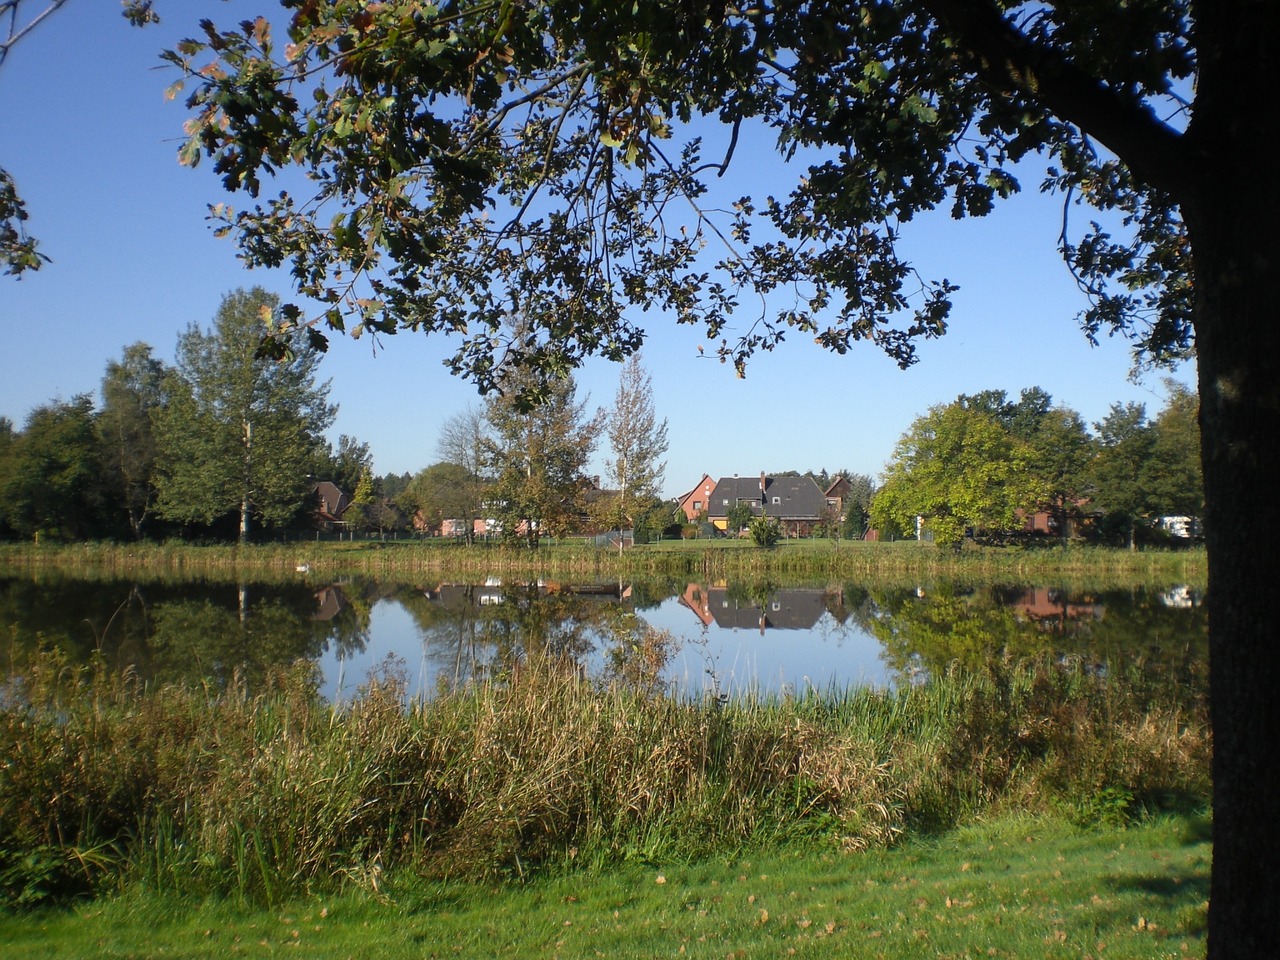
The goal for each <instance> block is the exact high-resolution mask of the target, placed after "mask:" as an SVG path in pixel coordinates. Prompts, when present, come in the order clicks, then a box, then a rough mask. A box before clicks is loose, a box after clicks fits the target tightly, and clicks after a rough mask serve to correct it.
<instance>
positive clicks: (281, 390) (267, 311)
mask: <svg viewBox="0 0 1280 960" xmlns="http://www.w3.org/2000/svg"><path fill="white" fill-rule="evenodd" d="M278 302H279V301H278V298H277V297H275V295H274V294H270V293H267V292H266V291H264V290H262V289H260V288H256V287H255V288H254V289H252V290H237V291H235V292H233V293H231V294H228V295H227V296H226V297H224V298H223V301H222V303H221V305H220V306H219V308H218V312H217V315H216V316H215V318H214V324H213V327H212V329H210V330H208V331H205V330H201V329H200V328H199V327H198V326H195V325H192V326H191V327H189V328H188V329H187V331H186V332H185V333H184V334H182V335H181V336H180V337H179V338H178V350H177V363H176V367H175V370H174V375H173V376H171V377H170V378H169V381H168V397H167V402H166V403H165V405H164V407H163V408H162V413H161V415H160V417H159V420H158V430H159V439H160V449H161V457H160V470H159V472H158V476H157V488H158V492H159V506H158V510H159V512H160V513H161V514H162V515H163V516H165V517H167V518H169V519H171V520H175V521H180V522H185V523H204V524H209V523H212V522H213V521H214V520H216V519H218V518H219V517H221V516H223V515H225V514H228V513H236V514H238V515H239V519H240V539H241V540H244V539H246V538H247V537H248V535H249V530H250V526H251V523H256V522H257V521H258V520H259V519H260V520H263V521H265V522H267V523H276V524H279V523H284V522H286V521H288V520H290V519H291V518H293V517H294V516H296V515H297V514H298V513H299V512H300V511H301V510H302V509H303V507H304V504H305V501H306V499H307V497H308V495H309V493H310V490H311V486H312V482H313V481H312V480H311V479H310V478H309V477H308V474H309V472H310V470H311V468H312V467H313V465H314V464H315V462H316V457H317V453H318V451H319V450H320V449H321V444H322V440H321V435H322V433H323V431H324V430H325V428H327V427H328V426H329V424H330V423H332V422H333V417H334V413H335V408H334V407H331V406H330V405H329V404H328V402H327V398H328V392H329V385H328V383H317V382H316V379H315V376H316V365H317V363H318V359H319V358H318V357H317V355H316V354H315V353H314V352H312V351H311V350H309V349H308V348H307V347H306V346H305V345H304V344H303V343H302V342H301V341H300V340H299V339H298V338H297V337H294V339H293V341H292V342H293V346H294V352H293V353H292V355H290V356H288V357H283V358H279V359H272V358H271V357H268V356H266V355H264V354H263V353H262V352H261V351H260V350H259V344H260V343H261V341H262V339H263V337H264V336H266V334H267V332H268V330H269V329H270V327H269V325H268V320H271V321H272V322H274V320H275V317H276V313H275V311H276V307H277V305H278Z"/></svg>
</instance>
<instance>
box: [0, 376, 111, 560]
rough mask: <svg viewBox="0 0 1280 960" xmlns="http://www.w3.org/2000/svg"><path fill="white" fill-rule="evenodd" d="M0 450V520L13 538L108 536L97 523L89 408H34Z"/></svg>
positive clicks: (95, 452)
mask: <svg viewBox="0 0 1280 960" xmlns="http://www.w3.org/2000/svg"><path fill="white" fill-rule="evenodd" d="M5 447H6V449H5V450H0V455H3V456H4V463H3V465H0V484H2V485H3V486H2V488H0V516H3V518H4V521H5V523H7V525H8V526H9V527H11V528H12V529H13V530H15V531H16V532H17V533H18V534H20V535H22V536H25V537H33V538H36V539H41V538H52V539H55V540H58V539H75V540H81V539H85V538H87V537H92V536H101V535H103V534H104V533H107V532H108V531H109V529H110V528H109V527H107V526H106V525H105V524H104V523H103V521H102V517H103V512H104V511H103V502H102V489H101V479H102V474H103V467H102V461H101V459H100V456H99V446H98V438H97V435H96V433H95V431H94V417H93V403H92V401H91V400H90V398H89V397H88V396H87V395H85V394H81V395H80V396H77V397H75V398H73V399H72V400H71V401H70V402H65V403H51V404H48V405H45V406H41V407H37V408H36V409H35V410H33V411H32V412H31V414H30V415H29V416H28V417H27V420H26V423H25V424H24V426H23V429H22V432H21V433H20V434H18V435H17V436H13V435H9V437H8V439H7V442H6V443H5Z"/></svg>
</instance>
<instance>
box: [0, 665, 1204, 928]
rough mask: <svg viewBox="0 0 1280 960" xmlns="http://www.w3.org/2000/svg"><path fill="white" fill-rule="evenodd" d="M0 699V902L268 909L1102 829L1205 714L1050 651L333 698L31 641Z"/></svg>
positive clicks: (1190, 703)
mask: <svg viewBox="0 0 1280 960" xmlns="http://www.w3.org/2000/svg"><path fill="white" fill-rule="evenodd" d="M15 677H16V679H14V680H12V681H11V682H10V684H9V686H8V688H7V689H6V690H5V691H3V695H0V708H2V710H0V751H3V755H4V756H5V758H6V761H5V764H4V765H3V767H0V896H3V898H4V900H5V901H6V902H7V903H9V904H10V905H18V904H27V903H32V902H40V901H43V900H47V899H58V898H65V897H68V896H79V895H83V894H85V893H91V892H94V891H99V890H103V889H111V888H113V887H115V886H119V885H120V884H125V883H129V882H142V883H145V884H147V885H149V886H150V887H153V888H155V889H157V890H163V891H169V892H175V893H179V894H195V895H204V894H210V893H217V894H227V895H232V896H235V897H238V898H241V899H244V900H245V901H248V902H260V903H275V902H278V901H280V900H282V899H284V898H287V897H290V896H293V895H297V894H299V893H305V892H312V891H320V890H337V889H343V888H350V887H353V886H354V887H359V888H362V889H367V890H372V891H377V890H378V889H379V888H380V885H381V884H382V883H384V882H385V881H386V877H387V876H389V875H394V874H396V873H397V872H400V871H409V872H412V873H413V874H415V875H420V876H424V877H429V878H444V877H468V878H491V877H502V876H505V877H521V876H527V875H529V874H530V873H533V872H545V871H562V870H567V869H575V868H577V867H578V866H580V865H592V866H600V865H605V864H610V863H616V862H619V861H626V860H645V861H652V860H664V861H671V860H692V859H697V858H700V857H704V856H707V855H711V854H715V853H724V852H732V851H735V850H738V849H741V848H744V847H748V846H754V845H760V844H769V843H775V842H780V841H788V842H792V841H803V842H811V843H816V844H821V845H827V846H832V847H837V848H842V849H846V850H856V849H862V848H866V847H878V846H883V845H886V844H889V843H891V842H893V841H894V839H895V838H897V837H898V836H900V835H902V834H903V833H915V832H919V831H922V830H933V829H938V828H942V827H947V826H951V825H954V824H956V823H958V822H961V821H963V820H965V819H967V818H970V817H972V816H973V815H975V814H978V813H981V812H984V811H990V810H992V809H998V808H1000V807H1004V806H1016V807H1017V808H1019V809H1027V808H1032V809H1034V808H1036V807H1040V808H1045V809H1048V808H1053V809H1055V810H1059V811H1060V810H1063V809H1067V810H1070V811H1073V815H1075V816H1078V817H1079V818H1080V819H1083V820H1088V819H1090V818H1094V819H1100V818H1104V817H1110V816H1115V815H1125V816H1127V815H1130V814H1131V813H1132V812H1134V811H1136V810H1139V809H1143V808H1149V807H1152V806H1159V805H1161V804H1165V803H1168V802H1170V801H1171V799H1176V800H1180V801H1184V802H1191V803H1193V804H1195V803H1203V802H1204V801H1205V800H1206V798H1207V796H1208V792H1209V785H1208V753H1209V749H1210V745H1209V736H1208V733H1207V719H1206V716H1205V712H1204V708H1203V704H1201V703H1200V702H1199V701H1197V700H1194V699H1186V700H1183V699H1180V698H1178V697H1177V696H1174V695H1173V694H1172V693H1170V692H1169V691H1167V690H1165V689H1164V688H1153V687H1150V686H1148V685H1145V684H1144V683H1142V682H1141V680H1140V679H1134V680H1133V681H1132V682H1121V681H1120V680H1118V679H1104V678H1099V677H1097V676H1093V675H1090V674H1089V673H1087V672H1086V671H1084V670H1083V669H1080V668H1077V667H1074V666H1072V665H1069V664H1068V665H1059V664H1049V663H1044V662H1041V663H1035V664H1026V665H1012V664H996V665H994V666H993V667H992V669H991V670H989V671H987V672H984V673H981V674H960V673H958V672H956V673H953V674H951V675H949V676H944V677H939V678H936V679H935V681H934V682H931V683H929V684H927V685H923V686H918V687H906V688H904V689H900V690H896V691H883V690H880V691H877V690H867V689H851V690H847V691H828V692H825V693H812V694H808V695H805V696H802V697H762V696H760V697H744V698H737V699H733V700H721V699H717V698H714V697H707V698H704V699H682V698H678V697H673V696H668V695H662V694H654V693H653V692H651V691H647V690H645V689H643V688H636V687H632V686H627V685H625V684H621V683H611V684H601V683H594V682H591V681H588V680H586V679H584V678H583V677H582V676H581V675H580V673H579V672H578V671H577V670H575V669H573V668H572V667H571V666H570V665H569V664H566V663H564V662H562V661H559V660H555V659H550V658H547V659H532V660H528V661H526V662H525V663H523V664H522V665H521V667H520V668H519V669H518V670H515V671H513V672H512V673H511V674H509V675H508V676H506V677H505V678H503V680H502V681H500V682H499V681H491V682H485V683H476V684H472V685H469V686H466V687H463V688H460V689H455V690H443V691H440V692H439V693H438V694H437V695H435V696H433V697H432V698H430V699H429V700H426V701H421V702H412V703H410V702H407V701H406V697H405V682H404V676H403V674H402V673H401V672H400V670H399V668H398V667H397V666H396V665H394V664H387V665H385V667H384V668H383V669H382V670H380V671H379V672H378V673H377V674H376V675H375V676H372V677H371V678H370V679H369V681H368V683H367V684H366V686H365V687H364V688H363V689H362V691H361V693H360V695H359V696H358V697H356V698H355V699H354V700H353V701H351V702H350V703H348V704H346V705H342V706H334V705H331V704H328V703H326V702H323V701H322V700H321V699H320V698H319V697H318V696H317V693H316V680H315V675H314V671H313V668H312V667H311V666H310V665H307V664H299V665H298V666H297V667H295V668H294V669H292V670H287V671H282V672H279V673H276V674H273V675H272V676H271V677H270V678H269V679H268V681H267V682H266V683H265V684H263V685H262V686H261V687H260V688H259V689H256V690H251V689H249V687H248V686H247V684H245V683H244V682H242V681H240V680H235V681H233V682H231V683H228V684H227V685H226V686H224V687H222V688H214V687H211V686H208V685H203V686H192V685H185V686H184V685H170V686H164V687H160V688H157V689H146V688H145V687H143V686H142V685H141V684H139V683H138V682H137V681H136V680H135V679H134V678H133V677H131V676H129V675H128V674H124V675H113V674H111V673H109V672H108V671H107V670H106V669H105V668H103V667H102V666H101V665H100V664H98V665H91V666H90V667H82V668H81V667H73V666H71V665H70V664H69V663H68V662H67V661H66V660H65V659H63V658H62V657H61V655H60V654H58V653H57V652H56V651H44V652H41V653H38V654H34V655H31V656H30V657H29V658H28V659H27V660H25V661H24V662H23V663H21V664H20V665H19V667H18V669H17V670H16V673H15Z"/></svg>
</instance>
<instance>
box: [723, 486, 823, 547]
mask: <svg viewBox="0 0 1280 960" xmlns="http://www.w3.org/2000/svg"><path fill="white" fill-rule="evenodd" d="M826 505H827V501H826V498H825V497H824V496H823V492H822V490H821V489H820V488H819V487H818V485H817V484H816V483H814V482H813V479H812V478H811V477H770V476H768V475H767V474H764V473H761V474H760V476H759V477H738V476H733V477H721V478H720V479H719V480H718V481H717V482H716V485H715V487H714V489H713V490H712V491H711V498H710V504H709V505H708V507H707V519H708V520H710V521H711V523H713V524H714V525H715V527H716V529H718V530H723V531H725V532H726V533H730V534H735V533H737V531H730V530H729V529H728V528H729V513H730V511H731V510H734V509H735V508H737V507H746V508H747V509H748V510H750V511H751V515H752V516H753V517H769V518H771V519H773V520H776V521H778V524H779V526H780V527H781V528H782V534H783V536H785V537H807V536H810V535H811V534H812V533H813V529H814V527H816V526H817V525H818V523H819V522H820V521H821V520H822V515H823V511H824V510H825V508H826Z"/></svg>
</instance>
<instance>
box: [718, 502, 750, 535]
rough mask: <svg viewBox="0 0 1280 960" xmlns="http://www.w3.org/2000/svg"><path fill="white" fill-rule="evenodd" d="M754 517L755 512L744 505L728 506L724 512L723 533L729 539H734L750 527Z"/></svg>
mask: <svg viewBox="0 0 1280 960" xmlns="http://www.w3.org/2000/svg"><path fill="white" fill-rule="evenodd" d="M755 516H756V514H755V511H754V510H752V509H751V507H750V506H748V505H747V504H745V503H734V504H730V505H729V508H728V509H727V510H726V511H725V532H726V533H727V534H729V536H731V537H736V536H737V535H738V533H739V532H740V531H742V530H746V529H747V528H748V527H750V526H751V521H752V520H754V519H755Z"/></svg>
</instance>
